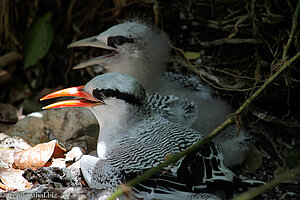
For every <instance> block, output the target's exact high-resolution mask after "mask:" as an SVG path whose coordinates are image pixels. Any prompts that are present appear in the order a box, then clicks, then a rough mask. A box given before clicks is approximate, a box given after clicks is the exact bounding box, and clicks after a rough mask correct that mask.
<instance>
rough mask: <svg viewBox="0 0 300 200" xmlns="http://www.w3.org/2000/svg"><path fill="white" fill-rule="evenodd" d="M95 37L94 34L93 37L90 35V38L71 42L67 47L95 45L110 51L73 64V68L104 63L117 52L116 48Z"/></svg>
mask: <svg viewBox="0 0 300 200" xmlns="http://www.w3.org/2000/svg"><path fill="white" fill-rule="evenodd" d="M97 37H98V36H94V37H90V38H86V39H83V40H79V41H76V42H73V43H71V44H69V45H68V48H73V47H96V48H102V49H108V50H112V53H110V54H107V55H104V56H99V57H96V58H92V59H90V60H87V61H85V62H82V63H80V64H78V65H76V66H74V67H73V69H81V68H84V67H88V66H92V65H105V63H106V62H107V61H108V60H109V59H110V57H112V56H114V55H116V54H117V53H118V50H117V49H116V48H113V47H111V46H108V45H107V44H105V43H104V42H102V41H100V40H98V39H97Z"/></svg>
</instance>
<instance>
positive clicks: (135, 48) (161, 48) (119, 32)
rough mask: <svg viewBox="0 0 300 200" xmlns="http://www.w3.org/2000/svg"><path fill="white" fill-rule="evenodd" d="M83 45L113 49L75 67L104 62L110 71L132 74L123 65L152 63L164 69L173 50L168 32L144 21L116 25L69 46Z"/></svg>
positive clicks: (139, 65) (103, 64)
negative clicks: (150, 25)
mask: <svg viewBox="0 0 300 200" xmlns="http://www.w3.org/2000/svg"><path fill="white" fill-rule="evenodd" d="M82 46H90V47H97V48H103V49H108V50H111V51H112V52H111V53H109V54H107V55H103V56H100V57H96V58H92V59H90V60H87V61H85V62H82V63H80V64H78V65H76V66H75V67H74V69H80V68H84V67H87V66H92V65H101V66H103V67H104V68H105V69H106V70H107V71H108V72H119V73H127V74H129V75H134V74H131V73H130V72H127V71H125V70H123V69H122V68H126V67H128V68H134V67H143V65H145V64H148V63H152V64H153V66H152V67H160V68H163V66H164V64H165V62H167V60H168V58H169V50H170V46H169V41H168V38H167V36H166V35H165V34H163V33H162V32H160V31H158V30H155V29H154V28H151V27H149V26H147V25H145V24H143V23H140V22H125V23H122V24H119V25H116V26H113V27H111V28H109V29H108V30H106V31H104V32H103V33H101V34H99V35H98V36H94V37H90V38H86V39H83V40H80V41H77V42H74V43H72V44H70V45H69V46H68V48H72V47H82ZM132 71H133V72H134V71H135V70H132Z"/></svg>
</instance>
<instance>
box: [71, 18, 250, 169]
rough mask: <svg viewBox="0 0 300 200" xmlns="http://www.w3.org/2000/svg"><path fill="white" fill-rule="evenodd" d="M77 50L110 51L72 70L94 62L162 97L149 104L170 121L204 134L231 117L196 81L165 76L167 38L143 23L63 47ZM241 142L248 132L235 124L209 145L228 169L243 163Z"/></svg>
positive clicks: (244, 146)
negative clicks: (220, 153) (217, 150)
mask: <svg viewBox="0 0 300 200" xmlns="http://www.w3.org/2000/svg"><path fill="white" fill-rule="evenodd" d="M79 46H93V47H98V48H104V49H109V50H112V53H110V54H108V55H104V56H100V57H97V58H93V59H91V60H88V61H86V62H83V63H81V64H79V65H77V66H75V67H74V68H76V69H78V68H83V67H87V66H91V65H96V64H97V65H101V66H103V67H104V68H105V69H106V70H107V72H118V73H123V74H128V75H131V76H133V77H135V78H136V79H138V80H139V81H140V82H141V83H142V84H143V86H144V87H145V89H146V91H147V93H148V94H151V93H152V92H155V93H158V94H160V95H163V96H167V100H168V101H169V102H168V103H167V101H166V98H165V99H160V101H158V102H155V101H157V100H158V99H159V98H155V95H154V96H151V95H149V99H150V100H149V101H150V107H152V108H153V110H155V111H156V112H157V113H160V114H162V116H164V117H166V118H167V119H169V120H171V121H174V122H180V123H182V124H184V125H187V126H190V127H192V128H194V129H196V130H198V131H199V132H201V133H203V134H208V133H209V132H210V131H212V130H213V129H214V128H216V127H217V126H218V125H220V124H221V123H222V122H224V121H225V119H226V117H227V116H228V115H230V114H231V113H232V110H231V107H230V106H229V105H228V104H227V103H226V102H225V101H223V100H221V99H218V98H214V97H212V94H211V90H210V89H209V88H207V87H204V86H203V85H202V84H201V83H200V82H199V80H197V79H196V78H190V77H187V76H184V75H180V74H176V73H171V72H165V63H166V62H167V61H168V58H169V50H170V45H169V40H168V37H167V36H166V35H165V34H164V33H163V32H160V31H158V30H156V29H153V28H151V27H149V26H147V25H145V24H143V23H140V22H125V23H122V24H119V25H116V26H113V27H111V28H109V29H108V30H106V31H104V32H103V33H101V34H100V35H98V36H95V37H91V38H87V39H84V40H80V41H77V42H74V43H72V44H70V45H69V46H68V47H79ZM169 97H171V98H169ZM172 98H173V99H172ZM170 99H172V100H170ZM170 101H171V103H170ZM153 104H154V105H153ZM170 107H171V109H170ZM170 110H172V111H170ZM247 140H249V134H248V133H247V132H246V131H245V130H243V129H242V130H241V131H240V133H237V128H236V126H232V127H229V128H227V129H226V130H225V131H223V132H222V133H221V134H220V135H218V136H217V137H216V138H214V140H213V141H214V142H215V143H216V144H218V145H219V146H220V148H221V149H222V151H223V153H224V157H225V164H226V165H227V166H228V167H232V166H236V165H238V164H241V163H242V162H243V161H244V159H245V156H246V152H247V150H248V149H249V142H248V141H247Z"/></svg>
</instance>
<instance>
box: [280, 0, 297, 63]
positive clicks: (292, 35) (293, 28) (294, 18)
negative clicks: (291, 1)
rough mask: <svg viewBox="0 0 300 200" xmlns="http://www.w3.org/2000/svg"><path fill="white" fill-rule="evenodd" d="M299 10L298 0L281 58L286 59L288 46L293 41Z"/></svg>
mask: <svg viewBox="0 0 300 200" xmlns="http://www.w3.org/2000/svg"><path fill="white" fill-rule="evenodd" d="M299 10H300V0H298V3H297V7H296V10H295V12H294V17H293V25H292V29H291V33H290V36H289V40H288V42H287V44H286V46H285V48H284V51H283V56H282V58H283V59H287V57H288V56H287V53H288V50H289V49H290V46H291V44H292V41H293V39H294V36H295V31H296V29H297V26H298V16H299Z"/></svg>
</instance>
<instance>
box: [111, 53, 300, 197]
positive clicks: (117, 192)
mask: <svg viewBox="0 0 300 200" xmlns="http://www.w3.org/2000/svg"><path fill="white" fill-rule="evenodd" d="M299 57H300V52H299V53H297V54H296V55H295V56H294V57H293V58H291V59H290V60H288V61H286V62H285V63H284V64H283V65H282V67H281V68H280V69H279V70H278V71H277V72H276V73H275V74H274V75H273V76H271V77H270V78H269V79H268V80H267V81H266V82H265V83H264V84H263V85H262V86H261V87H260V88H259V89H258V90H257V91H256V92H255V93H254V94H253V95H252V96H251V97H249V98H248V99H247V100H246V101H245V103H244V104H243V105H242V106H241V107H240V108H239V109H238V110H237V111H236V112H235V113H234V115H231V117H229V118H228V119H227V120H226V121H225V122H224V123H223V124H221V125H219V126H218V127H217V128H215V129H214V130H213V131H212V132H210V133H209V134H208V135H207V136H206V137H204V138H203V139H202V140H200V141H198V142H196V143H195V144H193V145H192V146H190V147H189V148H187V149H186V150H184V151H182V152H180V153H178V154H173V155H170V156H169V157H168V158H167V159H166V161H165V162H163V163H161V164H159V165H158V166H156V167H154V168H152V169H150V170H147V171H146V172H144V173H143V174H141V175H140V176H138V177H136V178H135V179H133V180H131V181H129V182H128V183H127V184H126V185H127V186H134V185H136V184H138V183H140V182H141V181H143V180H146V179H148V178H150V177H151V176H152V175H153V174H155V173H157V172H158V171H160V170H162V169H163V168H165V167H167V166H168V165H169V164H171V163H175V162H177V161H178V160H180V158H182V157H184V156H185V155H187V154H189V153H191V152H193V151H196V150H197V149H198V148H199V147H200V146H202V145H204V144H205V143H207V142H208V141H210V140H211V139H212V138H213V137H215V136H216V135H217V134H218V133H219V132H221V131H222V130H224V129H225V128H227V127H228V126H230V125H232V124H233V123H234V122H235V117H234V116H235V115H240V114H241V113H242V112H243V111H244V110H245V109H246V108H247V107H248V106H249V105H250V104H251V103H253V102H254V100H256V99H257V98H258V96H259V95H261V94H263V92H264V91H266V89H267V88H268V86H270V85H271V83H273V82H274V81H275V80H276V79H278V78H279V77H280V76H281V75H282V74H283V73H284V72H285V71H286V70H287V69H288V68H289V66H291V64H292V63H293V62H294V61H295V60H297V59H298V58H299ZM123 188H124V187H118V188H117V189H116V190H115V192H114V193H113V194H112V195H111V196H110V197H109V198H108V200H113V199H115V198H117V197H118V196H120V195H122V194H124V190H123Z"/></svg>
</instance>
